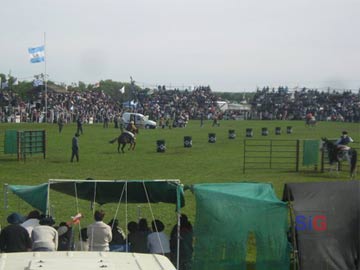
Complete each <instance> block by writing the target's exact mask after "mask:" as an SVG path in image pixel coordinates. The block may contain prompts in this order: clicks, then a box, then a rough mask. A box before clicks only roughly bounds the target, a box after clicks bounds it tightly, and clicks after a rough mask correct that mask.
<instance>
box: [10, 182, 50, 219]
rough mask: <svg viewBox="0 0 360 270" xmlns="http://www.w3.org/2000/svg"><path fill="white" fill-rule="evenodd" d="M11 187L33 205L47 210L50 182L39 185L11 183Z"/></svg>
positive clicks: (43, 210) (44, 210)
mask: <svg viewBox="0 0 360 270" xmlns="http://www.w3.org/2000/svg"><path fill="white" fill-rule="evenodd" d="M8 187H9V189H10V190H11V191H12V192H13V193H14V194H16V195H17V196H19V197H20V198H21V199H23V200H24V201H26V202H27V203H28V204H30V205H31V206H32V207H34V208H36V209H39V210H40V211H42V212H43V213H45V212H46V205H47V194H48V184H41V185H37V186H23V185H9V186H8Z"/></svg>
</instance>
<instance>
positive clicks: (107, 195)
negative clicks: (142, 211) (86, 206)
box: [9, 180, 185, 212]
mask: <svg viewBox="0 0 360 270" xmlns="http://www.w3.org/2000/svg"><path fill="white" fill-rule="evenodd" d="M48 185H49V187H50V189H52V190H56V191H59V192H61V193H65V194H68V195H70V196H74V197H75V196H77V197H78V198H80V199H84V200H89V201H95V202H97V203H99V204H106V203H117V202H119V200H120V197H121V198H122V199H121V201H122V202H125V201H127V202H128V203H147V202H150V203H158V202H164V203H174V204H176V205H178V206H180V207H183V206H184V205H185V199H184V191H183V188H182V185H181V184H180V181H179V180H49V183H48V184H41V185H38V186H21V185H16V186H15V185H9V189H10V190H11V191H12V192H13V193H14V194H16V195H18V196H19V197H20V198H21V199H23V200H24V201H26V202H27V203H29V204H30V205H31V206H33V207H35V208H37V209H39V210H41V211H42V212H46V205H47V196H48ZM122 194H123V195H122ZM125 194H126V195H125ZM121 195H122V196H121Z"/></svg>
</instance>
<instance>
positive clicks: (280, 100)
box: [248, 87, 360, 122]
mask: <svg viewBox="0 0 360 270" xmlns="http://www.w3.org/2000/svg"><path fill="white" fill-rule="evenodd" d="M250 103H251V105H252V106H251V107H252V109H251V113H250V114H249V118H248V119H262V120H302V119H304V118H305V115H306V114H307V113H309V112H311V113H312V115H314V116H315V118H316V120H320V121H328V120H331V121H346V122H360V91H359V92H358V93H352V92H351V91H342V92H339V91H330V90H329V91H319V90H317V89H306V88H303V89H300V90H295V91H289V90H288V88H287V87H279V88H278V89H276V90H275V89H271V90H270V89H269V87H264V88H263V89H262V90H258V91H257V92H256V93H255V95H254V97H253V99H252V100H251V101H250Z"/></svg>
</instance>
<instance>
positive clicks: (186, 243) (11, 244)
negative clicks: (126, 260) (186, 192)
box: [0, 210, 193, 270]
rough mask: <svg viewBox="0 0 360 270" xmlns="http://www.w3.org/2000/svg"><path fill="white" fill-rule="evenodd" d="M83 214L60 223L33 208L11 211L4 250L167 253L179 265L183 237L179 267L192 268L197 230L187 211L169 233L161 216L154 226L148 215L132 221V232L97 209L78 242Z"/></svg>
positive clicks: (2, 233)
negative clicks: (149, 221)
mask: <svg viewBox="0 0 360 270" xmlns="http://www.w3.org/2000/svg"><path fill="white" fill-rule="evenodd" d="M81 217H82V215H81V214H78V215H77V218H75V217H74V218H73V219H72V220H71V221H69V222H60V223H59V225H58V226H57V225H55V220H54V219H53V218H52V217H51V216H46V215H43V214H41V213H40V212H39V211H37V210H33V211H31V212H30V213H29V214H28V215H27V217H24V216H22V215H20V214H18V213H15V212H14V213H11V214H10V215H9V216H8V218H7V222H8V225H7V226H5V227H4V228H3V229H2V230H0V252H27V251H71V250H77V251H100V252H109V251H111V252H137V253H151V254H162V255H165V256H167V257H168V258H169V259H170V260H171V261H172V262H173V263H174V265H176V264H177V255H178V239H180V242H179V248H180V252H179V262H180V265H179V266H180V267H179V269H180V270H189V269H190V264H191V258H192V253H193V229H192V225H191V223H190V222H189V220H188V218H187V216H186V215H184V214H182V215H181V217H180V224H179V225H180V226H179V228H178V225H177V224H175V225H174V226H173V228H172V230H171V233H170V235H168V234H167V233H165V231H164V229H165V225H164V223H163V222H162V221H160V220H158V219H155V220H153V221H152V222H151V228H149V226H148V223H147V220H146V219H145V218H141V219H139V221H138V222H135V221H130V222H129V223H128V225H127V228H128V231H124V230H123V229H122V228H121V227H120V225H119V220H118V219H116V218H113V219H111V220H110V221H109V222H108V223H105V222H104V217H105V212H104V211H102V210H96V211H95V212H94V222H93V223H91V224H89V225H88V226H87V227H85V228H82V229H80V233H79V240H78V241H77V240H76V239H75V235H74V234H75V229H74V228H73V227H74V226H75V225H77V224H79V228H80V227H81V226H80V218H81ZM75 220H76V221H75ZM178 229H179V231H178ZM178 233H179V234H178ZM178 237H179V238H178Z"/></svg>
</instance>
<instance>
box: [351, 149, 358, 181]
mask: <svg viewBox="0 0 360 270" xmlns="http://www.w3.org/2000/svg"><path fill="white" fill-rule="evenodd" d="M356 162H357V152H356V150H355V149H353V150H352V155H351V160H350V173H351V175H352V176H353V175H354V172H355V168H356Z"/></svg>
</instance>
